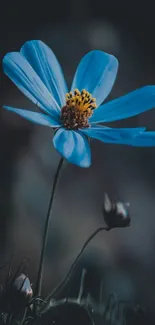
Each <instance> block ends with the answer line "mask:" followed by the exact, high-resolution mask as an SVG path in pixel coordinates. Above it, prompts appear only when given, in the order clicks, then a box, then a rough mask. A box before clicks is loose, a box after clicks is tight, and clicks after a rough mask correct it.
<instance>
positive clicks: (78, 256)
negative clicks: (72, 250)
mask: <svg viewBox="0 0 155 325" xmlns="http://www.w3.org/2000/svg"><path fill="white" fill-rule="evenodd" d="M103 230H105V231H109V230H110V228H108V227H100V228H98V229H96V230H95V231H94V232H93V233H92V234H91V235H90V236H89V237H88V238H87V240H86V241H85V243H84V245H83V247H82V249H81V250H80V252H79V254H78V255H77V257H76V259H75V261H74V262H73V264H72V265H71V267H70V269H69V271H68V273H67V275H66V276H65V278H64V279H63V280H62V281H61V282H60V283H59V284H58V286H57V287H55V288H54V289H53V291H52V292H51V293H50V294H49V296H48V297H47V298H46V302H47V303H48V302H49V301H50V299H51V298H53V295H54V294H56V293H58V291H60V289H62V288H63V287H64V285H65V284H66V283H67V282H68V281H69V279H70V276H71V274H72V271H73V270H74V268H75V266H76V264H77V262H78V260H79V258H80V257H81V255H82V253H83V251H84V250H85V248H86V247H87V246H88V244H89V243H90V241H91V240H92V239H93V238H94V237H95V236H96V235H97V234H98V233H99V232H101V231H103Z"/></svg>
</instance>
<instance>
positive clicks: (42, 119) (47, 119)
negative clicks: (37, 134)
mask: <svg viewBox="0 0 155 325" xmlns="http://www.w3.org/2000/svg"><path fill="white" fill-rule="evenodd" d="M3 107H4V108H5V109H7V110H8V111H11V112H14V113H17V114H18V115H20V116H22V117H24V118H25V119H27V120H29V121H31V122H34V123H37V124H40V125H45V126H50V127H59V126H60V125H61V122H60V121H57V120H56V119H54V118H52V117H51V116H48V115H46V114H42V113H37V112H32V111H27V110H25V109H20V108H14V107H10V106H3Z"/></svg>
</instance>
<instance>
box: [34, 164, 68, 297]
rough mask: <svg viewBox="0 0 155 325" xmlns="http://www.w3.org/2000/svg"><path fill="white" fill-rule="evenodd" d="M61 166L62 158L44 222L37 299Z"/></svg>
mask: <svg viewBox="0 0 155 325" xmlns="http://www.w3.org/2000/svg"><path fill="white" fill-rule="evenodd" d="M62 165H63V158H61V159H60V161H59V164H58V168H57V170H56V173H55V176H54V182H53V187H52V193H51V198H50V202H49V206H48V211H47V216H46V221H45V229H44V234H43V243H42V250H41V256H40V262H39V268H38V274H37V280H36V287H35V296H37V297H38V296H41V287H42V278H43V265H44V259H45V251H46V246H47V239H48V229H49V224H50V221H51V211H52V206H53V201H54V197H55V190H56V187H57V183H58V180H59V176H60V171H61V168H62Z"/></svg>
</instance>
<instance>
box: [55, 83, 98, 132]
mask: <svg viewBox="0 0 155 325" xmlns="http://www.w3.org/2000/svg"><path fill="white" fill-rule="evenodd" d="M94 109H96V98H92V95H91V94H90V93H89V92H88V91H86V90H85V89H83V90H82V91H81V92H80V91H79V90H78V89H75V90H74V91H73V92H70V93H67V94H66V105H65V106H64V107H62V109H61V120H62V122H63V125H64V127H65V128H66V129H69V130H75V129H79V128H86V127H89V121H88V120H89V118H90V117H91V116H92V114H93V110H94Z"/></svg>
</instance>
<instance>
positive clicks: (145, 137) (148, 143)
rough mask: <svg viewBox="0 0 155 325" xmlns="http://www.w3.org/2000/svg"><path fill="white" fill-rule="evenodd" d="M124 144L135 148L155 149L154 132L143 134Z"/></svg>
mask: <svg viewBox="0 0 155 325" xmlns="http://www.w3.org/2000/svg"><path fill="white" fill-rule="evenodd" d="M125 144H128V145H131V146H135V147H155V131H148V132H143V133H142V134H140V135H139V136H137V137H135V138H133V139H131V140H129V141H128V142H127V143H125Z"/></svg>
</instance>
